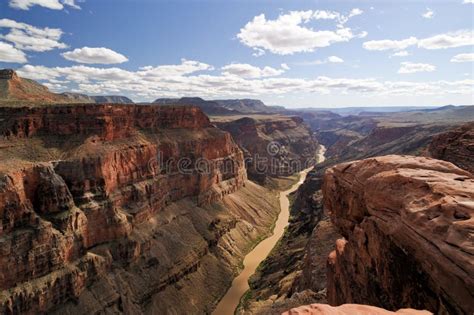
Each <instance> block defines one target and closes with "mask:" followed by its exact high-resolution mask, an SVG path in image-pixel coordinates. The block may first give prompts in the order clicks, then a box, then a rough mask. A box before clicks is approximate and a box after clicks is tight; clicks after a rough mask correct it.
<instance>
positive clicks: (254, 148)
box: [213, 115, 318, 184]
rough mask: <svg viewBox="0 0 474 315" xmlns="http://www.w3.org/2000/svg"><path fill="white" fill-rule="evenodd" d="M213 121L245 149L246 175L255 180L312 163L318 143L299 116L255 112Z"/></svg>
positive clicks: (280, 174) (286, 173) (279, 174)
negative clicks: (248, 115) (237, 117)
mask: <svg viewBox="0 0 474 315" xmlns="http://www.w3.org/2000/svg"><path fill="white" fill-rule="evenodd" d="M213 122H214V123H215V124H216V125H217V126H218V127H219V128H220V129H222V130H225V131H228V132H229V133H230V134H232V136H233V138H234V139H235V141H236V142H237V144H238V145H239V146H240V147H241V149H242V150H243V152H244V156H245V161H246V166H247V172H248V176H249V178H250V179H252V180H254V181H256V182H258V183H261V184H263V183H265V182H266V180H267V179H268V178H269V177H279V176H288V175H292V174H294V173H297V172H299V171H301V170H303V169H305V168H307V167H310V166H312V165H313V164H314V163H315V157H316V149H317V147H318V145H317V142H316V141H315V139H314V138H313V136H312V133H311V130H310V129H309V127H307V126H306V125H305V124H304V122H303V119H301V118H300V117H297V116H291V117H288V116H279V115H265V116H263V115H257V116H250V117H244V118H240V119H237V120H235V119H226V120H216V121H213Z"/></svg>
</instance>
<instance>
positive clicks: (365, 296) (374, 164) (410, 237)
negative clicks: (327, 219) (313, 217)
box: [323, 155, 474, 314]
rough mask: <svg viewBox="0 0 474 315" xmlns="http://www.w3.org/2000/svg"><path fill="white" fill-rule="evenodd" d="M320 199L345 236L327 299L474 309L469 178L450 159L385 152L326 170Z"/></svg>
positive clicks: (331, 268) (472, 181) (473, 185)
mask: <svg viewBox="0 0 474 315" xmlns="http://www.w3.org/2000/svg"><path fill="white" fill-rule="evenodd" d="M323 194H324V205H325V209H326V210H327V211H328V212H329V214H330V216H331V220H332V222H333V223H334V225H335V226H336V227H337V228H338V229H339V231H340V233H341V234H342V235H343V236H344V237H345V240H339V241H338V242H337V243H336V250H335V251H334V252H333V253H331V255H330V256H329V260H328V301H329V303H330V304H332V305H340V304H343V303H367V304H372V305H377V306H380V307H383V308H386V309H389V310H395V309H399V308H402V307H412V308H417V309H427V310H430V311H432V312H436V313H440V314H472V312H474V298H473V292H474V265H473V263H472V255H473V254H474V247H473V245H472V244H473V240H472V229H473V226H474V221H473V216H474V207H473V200H474V178H473V176H472V174H470V173H469V172H467V171H464V170H461V169H459V168H457V167H456V166H454V165H453V164H451V163H449V162H444V161H439V160H434V159H429V158H421V157H412V156H395V155H389V156H383V157H376V158H371V159H366V160H361V161H355V162H351V163H343V164H339V165H337V166H335V167H333V168H331V169H329V170H328V171H327V172H326V174H325V177H324V185H323Z"/></svg>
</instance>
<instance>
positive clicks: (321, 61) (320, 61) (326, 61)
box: [295, 56, 344, 66]
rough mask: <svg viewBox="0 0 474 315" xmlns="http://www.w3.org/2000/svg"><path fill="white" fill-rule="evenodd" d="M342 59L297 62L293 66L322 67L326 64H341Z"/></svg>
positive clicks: (335, 57) (333, 57) (330, 57)
mask: <svg viewBox="0 0 474 315" xmlns="http://www.w3.org/2000/svg"><path fill="white" fill-rule="evenodd" d="M343 62H344V59H342V58H340V57H337V56H329V57H327V58H325V59H318V60H314V61H303V62H297V63H295V64H297V65H300V66H314V65H324V64H326V63H343Z"/></svg>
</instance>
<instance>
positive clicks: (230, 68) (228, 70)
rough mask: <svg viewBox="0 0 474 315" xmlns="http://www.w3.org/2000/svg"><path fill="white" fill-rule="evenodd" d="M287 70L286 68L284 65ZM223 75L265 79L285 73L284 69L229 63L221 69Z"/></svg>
mask: <svg viewBox="0 0 474 315" xmlns="http://www.w3.org/2000/svg"><path fill="white" fill-rule="evenodd" d="M284 65H285V66H286V67H287V68H288V66H287V65H286V64H284ZM221 69H222V70H223V74H224V75H236V76H239V77H242V78H265V77H276V76H279V75H281V74H283V73H284V72H285V69H283V65H282V69H275V68H272V67H268V66H267V67H263V68H259V67H255V66H252V65H249V64H246V63H231V64H229V65H226V66H224V67H222V68H221Z"/></svg>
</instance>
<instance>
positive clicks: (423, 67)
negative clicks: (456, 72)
mask: <svg viewBox="0 0 474 315" xmlns="http://www.w3.org/2000/svg"><path fill="white" fill-rule="evenodd" d="M400 65H401V66H400V69H398V73H401V74H408V73H416V72H433V71H435V70H436V67H435V66H433V65H430V64H427V63H413V62H402V63H401V64H400Z"/></svg>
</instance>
